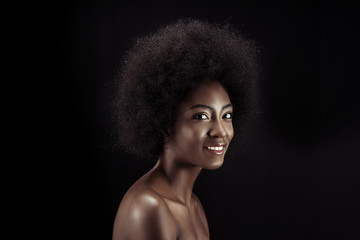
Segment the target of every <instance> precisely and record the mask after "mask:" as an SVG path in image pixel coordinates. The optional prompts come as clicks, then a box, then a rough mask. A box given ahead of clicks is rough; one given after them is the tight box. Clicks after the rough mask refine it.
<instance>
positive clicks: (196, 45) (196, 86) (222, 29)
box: [113, 20, 257, 240]
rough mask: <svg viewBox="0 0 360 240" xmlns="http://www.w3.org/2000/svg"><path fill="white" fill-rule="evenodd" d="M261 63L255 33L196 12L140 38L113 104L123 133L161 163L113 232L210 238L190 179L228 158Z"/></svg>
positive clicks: (116, 239) (127, 142) (124, 141)
mask: <svg viewBox="0 0 360 240" xmlns="http://www.w3.org/2000/svg"><path fill="white" fill-rule="evenodd" d="M256 63H257V59H256V49H255V47H254V44H253V43H252V42H251V41H249V40H245V39H244V38H243V37H242V36H240V35H239V34H238V33H237V32H236V31H235V30H233V29H231V28H230V27H229V26H218V25H211V24H208V23H206V22H201V21H196V20H180V21H178V22H176V23H175V24H171V25H168V26H165V27H163V28H161V29H160V30H158V31H157V32H155V33H154V34H152V35H150V36H147V37H144V38H141V39H139V40H138V41H137V42H136V44H135V45H134V47H133V49H132V50H131V51H130V52H129V53H128V55H127V56H126V59H125V61H124V65H123V68H122V71H121V76H120V81H119V83H120V84H119V85H118V93H117V98H116V101H115V105H114V106H115V109H114V111H115V113H116V116H117V133H118V140H119V144H120V145H121V146H125V147H126V150H128V151H129V152H131V153H134V154H136V155H137V156H140V157H142V158H146V159H154V158H156V159H157V163H156V164H155V166H154V168H153V169H151V170H150V171H149V172H148V173H146V174H145V175H144V176H143V177H141V178H140V179H139V180H138V181H137V182H136V183H135V184H134V185H133V186H131V188H130V189H129V190H128V191H127V193H126V194H125V196H124V197H123V199H122V201H121V203H120V206H119V209H118V212H117V215H116V218H115V222H114V230H113V240H121V239H136V240H137V239H157V240H158V239H186V240H190V239H209V235H210V234H209V229H208V223H207V219H206V216H205V213H204V209H203V207H202V205H201V202H200V200H199V199H198V198H197V196H196V195H195V194H194V193H193V192H192V189H193V185H194V182H195V180H196V178H197V176H198V175H199V173H200V172H201V170H202V169H203V168H204V169H217V168H219V167H220V166H221V165H222V164H223V161H224V155H225V153H226V151H227V150H228V148H229V145H230V142H231V141H232V139H233V136H234V135H235V136H236V135H240V134H239V133H240V132H243V131H242V130H243V129H242V126H244V123H245V121H246V120H249V116H250V110H251V109H252V107H253V105H254V101H253V100H254V94H253V93H254V91H253V89H254V82H255V80H256V78H257V64H256ZM234 133H235V134H234Z"/></svg>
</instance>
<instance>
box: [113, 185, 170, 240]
mask: <svg viewBox="0 0 360 240" xmlns="http://www.w3.org/2000/svg"><path fill="white" fill-rule="evenodd" d="M149 236H154V239H175V238H176V225H175V222H174V219H173V217H172V215H171V213H170V211H169V209H168V207H167V205H166V203H165V201H164V200H163V198H162V197H161V195H159V194H158V193H157V192H155V191H154V190H152V189H151V188H148V187H146V186H142V185H134V186H132V187H131V188H130V189H129V190H128V192H127V193H126V194H125V196H124V197H123V199H122V201H121V203H120V206H119V209H118V211H117V214H116V218H115V222H114V231H113V239H123V238H126V239H145V238H146V239H148V238H149Z"/></svg>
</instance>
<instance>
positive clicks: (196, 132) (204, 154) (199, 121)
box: [167, 81, 234, 169]
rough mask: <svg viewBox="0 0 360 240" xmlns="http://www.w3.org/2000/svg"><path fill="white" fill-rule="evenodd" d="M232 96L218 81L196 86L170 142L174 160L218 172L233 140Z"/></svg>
mask: <svg viewBox="0 0 360 240" xmlns="http://www.w3.org/2000/svg"><path fill="white" fill-rule="evenodd" d="M232 111H233V107H232V105H231V102H230V99H229V96H228V94H227V92H226V91H225V89H224V88H223V87H222V86H221V85H220V83H218V82H216V81H211V82H206V83H203V84H200V85H199V86H197V87H196V88H195V89H194V90H193V91H191V92H190V94H189V95H188V96H187V98H186V99H184V100H183V101H182V102H181V104H180V105H179V106H178V109H177V112H176V120H175V124H174V128H173V131H171V133H170V136H169V138H168V141H167V143H168V144H167V147H168V148H170V149H171V150H172V153H173V154H174V156H175V160H176V161H179V163H183V164H190V165H194V166H198V167H201V168H205V169H216V168H219V167H220V166H221V165H222V164H223V161H224V155H225V152H226V150H227V149H228V147H229V144H230V141H231V139H232V138H233V135H234V131H233V125H232Z"/></svg>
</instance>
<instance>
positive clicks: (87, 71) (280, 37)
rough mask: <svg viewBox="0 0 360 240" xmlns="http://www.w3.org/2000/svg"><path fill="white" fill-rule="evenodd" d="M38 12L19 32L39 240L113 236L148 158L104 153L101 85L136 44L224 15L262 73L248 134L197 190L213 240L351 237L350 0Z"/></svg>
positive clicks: (58, 6)
mask: <svg viewBox="0 0 360 240" xmlns="http://www.w3.org/2000/svg"><path fill="white" fill-rule="evenodd" d="M40 6H41V8H42V9H43V11H42V10H40V11H34V12H33V13H35V12H36V14H34V15H35V18H34V19H35V21H34V22H32V23H33V24H29V23H27V21H26V20H23V21H22V22H23V23H24V24H25V25H26V27H27V31H26V33H24V37H26V38H27V39H32V40H31V43H35V44H34V45H33V48H31V53H32V54H33V55H36V54H39V56H38V59H39V60H37V61H36V63H35V64H34V65H36V66H37V68H36V69H35V70H36V71H37V70H39V79H40V78H41V79H42V80H44V81H41V83H40V81H33V82H35V85H36V84H37V82H39V88H38V90H40V91H39V92H40V93H41V94H33V95H35V98H36V106H37V107H36V110H38V111H39V112H38V113H39V114H38V116H41V117H40V119H41V120H40V121H38V122H37V124H38V126H39V127H41V128H42V129H44V131H41V134H40V131H39V132H38V135H39V139H40V140H39V141H37V144H38V143H40V144H41V145H42V149H41V151H40V152H41V154H40V155H38V158H39V159H41V160H44V161H43V162H41V163H40V164H39V166H40V167H41V168H42V169H44V170H43V171H42V173H43V175H42V177H41V178H40V179H39V180H38V181H36V182H35V184H37V185H39V186H42V187H41V188H39V193H41V194H39V196H41V197H40V198H39V199H40V200H38V201H37V204H39V205H38V206H39V208H42V209H44V210H45V211H44V212H45V214H44V215H43V217H42V220H43V221H42V225H41V227H40V232H41V231H44V230H48V232H49V233H48V234H50V236H51V237H50V236H49V235H47V236H48V237H50V238H57V237H58V238H65V239H111V234H112V224H113V221H114V217H115V213H116V210H117V207H118V205H119V203H120V201H121V199H122V196H123V195H124V194H125V192H126V190H127V189H128V188H129V187H130V186H131V184H132V183H133V182H134V181H136V180H137V179H138V178H139V177H140V176H141V175H143V174H144V173H145V172H146V171H148V170H149V169H150V168H151V167H152V166H153V165H154V163H155V161H154V160H152V159H135V158H134V157H132V156H129V155H127V154H125V153H123V152H119V151H113V150H111V148H110V147H109V145H110V140H111V139H110V137H109V130H110V129H109V128H110V125H109V124H108V119H107V117H108V114H109V112H108V110H107V107H108V106H107V105H108V103H109V99H110V98H111V96H112V94H113V91H112V86H111V83H112V81H113V79H114V77H115V74H116V71H117V67H118V66H119V63H120V61H121V58H122V56H123V54H124V53H125V51H126V50H128V49H129V47H130V46H131V44H132V43H133V40H134V39H135V38H136V37H139V36H143V35H146V34H148V33H151V32H152V31H154V30H156V29H157V28H158V27H159V26H161V25H163V24H167V23H171V22H174V21H176V20H177V19H178V18H184V17H193V18H197V19H200V20H208V21H209V22H217V23H224V22H226V21H228V22H230V23H231V24H232V25H233V26H234V27H235V28H237V29H238V30H240V31H241V32H243V33H244V34H245V35H246V36H247V37H249V38H252V39H254V40H256V41H257V43H258V45H259V47H260V50H261V61H262V68H263V71H262V79H261V82H260V87H261V89H262V94H261V101H262V104H263V107H262V109H263V117H262V123H261V124H258V125H256V128H257V129H258V130H257V131H255V132H254V134H253V135H252V136H251V141H249V143H248V144H245V145H244V146H242V148H237V149H233V151H232V152H231V153H230V154H229V156H228V157H227V159H226V161H225V163H224V165H223V166H222V167H221V168H220V169H218V170H216V171H205V170H203V171H202V173H201V174H200V176H199V178H198V180H197V181H196V183H195V187H194V192H195V193H196V194H197V195H198V196H199V198H200V199H201V201H202V203H203V206H204V209H205V212H206V214H207V217H208V222H209V227H210V233H211V239H325V238H326V239H359V237H360V231H359V230H360V228H359V226H360V225H359V214H360V212H359V202H360V201H359V200H360V199H359V188H360V187H359V183H360V181H359V170H360V164H359V159H360V134H359V130H360V129H359V120H360V114H359V97H358V95H359V93H358V91H359V87H360V85H359V74H358V71H359V70H358V65H359V52H358V48H359V47H358V45H359V30H358V29H359V27H358V21H357V19H358V17H357V15H358V12H359V10H360V9H359V4H357V3H356V2H355V1H353V2H351V1H348V2H340V1H318V2H312V1H298V2H295V1H190V2H186V1H175V2H172V1H142V2H140V1H127V2H126V1H112V2H111V1H103V2H100V1H99V2H97V1H86V2H82V3H81V2H75V1H68V2H66V1H64V2H61V3H54V2H52V3H51V4H50V3H49V4H41V5H39V7H40ZM35 8H36V7H35ZM38 10H39V9H38ZM31 25H35V26H36V29H37V30H36V31H35V30H33V28H31ZM34 29H35V28H34ZM33 36H40V37H39V38H36V39H35V40H34V39H33ZM29 41H30V40H29ZM30 45H31V44H30ZM38 48H42V49H44V51H41V52H40V51H38ZM30 64H31V63H30ZM32 70H34V68H32ZM36 71H35V72H36ZM35 77H36V76H35ZM31 112H32V114H34V115H37V112H35V111H31ZM37 149H38V148H37ZM35 212H36V211H35Z"/></svg>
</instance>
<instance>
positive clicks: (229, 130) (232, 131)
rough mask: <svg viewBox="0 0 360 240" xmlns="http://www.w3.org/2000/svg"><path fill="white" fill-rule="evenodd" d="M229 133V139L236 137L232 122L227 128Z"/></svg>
mask: <svg viewBox="0 0 360 240" xmlns="http://www.w3.org/2000/svg"><path fill="white" fill-rule="evenodd" d="M227 134H228V136H229V141H231V140H232V139H233V137H234V128H233V125H232V124H230V125H229V127H228V128H227Z"/></svg>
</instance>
